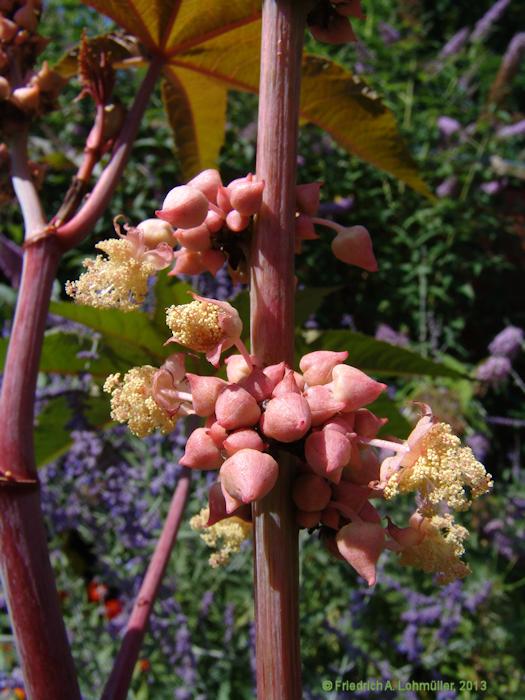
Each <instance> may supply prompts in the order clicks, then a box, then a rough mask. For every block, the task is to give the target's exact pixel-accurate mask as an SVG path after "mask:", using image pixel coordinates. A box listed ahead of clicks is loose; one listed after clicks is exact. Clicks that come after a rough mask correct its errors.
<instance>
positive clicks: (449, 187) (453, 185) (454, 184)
mask: <svg viewBox="0 0 525 700" xmlns="http://www.w3.org/2000/svg"><path fill="white" fill-rule="evenodd" d="M458 185H459V180H458V178H457V177H456V176H455V175H451V176H450V177H447V178H446V179H445V180H443V182H442V183H441V184H440V185H438V186H437V187H436V194H437V196H438V197H440V199H443V198H445V197H455V195H456V194H457V191H458Z"/></svg>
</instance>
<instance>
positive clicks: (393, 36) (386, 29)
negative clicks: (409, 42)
mask: <svg viewBox="0 0 525 700" xmlns="http://www.w3.org/2000/svg"><path fill="white" fill-rule="evenodd" d="M377 26H378V29H379V36H380V37H381V39H382V40H383V43H384V44H385V46H390V45H391V44H395V43H396V42H398V41H399V40H400V39H401V33H400V32H399V31H398V30H397V29H396V28H395V27H393V26H392V25H391V24H388V23H387V22H383V21H381V22H379V24H378V25H377Z"/></svg>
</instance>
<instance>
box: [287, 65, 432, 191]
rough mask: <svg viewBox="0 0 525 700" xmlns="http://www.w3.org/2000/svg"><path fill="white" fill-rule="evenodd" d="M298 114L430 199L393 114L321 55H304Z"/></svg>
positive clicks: (354, 77)
mask: <svg viewBox="0 0 525 700" xmlns="http://www.w3.org/2000/svg"><path fill="white" fill-rule="evenodd" d="M301 116H302V117H303V119H305V120H306V121H309V122H311V123H313V124H316V125H317V126H319V127H321V128H322V129H323V130H324V131H326V132H327V133H329V134H330V135H331V136H332V137H333V138H334V140H335V141H337V143H339V144H340V145H341V146H343V148H345V149H346V150H348V151H350V153H353V154H354V155H356V156H358V157H359V158H362V159H363V160H365V161H367V162H368V163H371V164H372V165H375V166H377V167H378V168H380V169H381V170H385V171H386V172H387V173H390V174H391V175H394V176H395V177H396V178H397V179H398V180H402V181H403V182H405V183H406V184H407V185H409V186H410V187H412V188H413V189H414V190H416V191H417V192H420V193H421V194H424V195H426V196H428V197H432V195H431V193H430V190H429V189H428V187H427V185H426V184H425V183H424V182H423V180H422V179H421V178H420V177H419V174H418V169H417V165H416V164H415V163H414V161H413V159H412V157H411V156H410V153H409V152H408V149H407V147H406V145H405V143H404V141H403V139H402V137H401V135H400V134H399V131H398V129H397V125H396V121H395V118H394V115H393V114H392V112H391V111H390V110H389V109H387V108H386V107H385V106H384V105H383V103H382V102H381V100H380V99H379V96H378V95H377V94H375V93H374V92H373V91H372V90H371V89H370V88H369V87H368V86H367V85H366V83H364V82H363V81H362V80H361V79H360V78H358V77H357V76H355V75H352V74H351V73H350V72H349V71H347V70H346V69H345V68H343V67H342V66H340V65H338V64H337V63H334V62H333V61H330V60H328V59H326V58H321V57H320V56H309V55H307V56H305V57H304V61H303V74H302V85H301Z"/></svg>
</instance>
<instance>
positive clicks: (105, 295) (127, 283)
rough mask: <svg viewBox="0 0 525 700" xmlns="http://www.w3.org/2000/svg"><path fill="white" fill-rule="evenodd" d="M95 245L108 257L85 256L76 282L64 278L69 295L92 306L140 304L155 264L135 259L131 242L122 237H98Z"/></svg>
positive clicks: (131, 305)
mask: <svg viewBox="0 0 525 700" xmlns="http://www.w3.org/2000/svg"><path fill="white" fill-rule="evenodd" d="M95 247H96V248H98V249H99V250H101V251H102V252H104V253H106V255H107V256H108V257H107V258H105V257H103V256H102V255H97V257H96V258H95V259H94V260H91V259H89V258H88V259H87V260H84V261H83V263H82V264H83V265H84V267H85V268H86V272H84V273H83V274H82V275H80V278H79V279H78V280H76V281H75V282H66V292H67V293H68V294H69V296H71V297H73V299H74V300H75V301H76V302H77V303H78V304H85V305H86V306H93V307H94V308H108V307H114V308H119V309H122V310H123V311H132V310H133V309H135V308H137V306H140V305H141V304H142V303H143V302H144V298H145V296H146V293H147V291H148V279H149V277H151V276H152V275H154V274H155V272H156V269H155V266H154V265H153V264H152V263H150V262H149V261H147V260H137V259H136V258H135V257H134V256H133V254H132V246H131V244H130V243H129V241H127V240H125V239H123V238H121V239H117V238H115V239H110V240H106V241H100V243H97V245H96V246H95Z"/></svg>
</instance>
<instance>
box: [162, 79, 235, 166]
mask: <svg viewBox="0 0 525 700" xmlns="http://www.w3.org/2000/svg"><path fill="white" fill-rule="evenodd" d="M167 75H168V76H169V80H166V81H164V82H163V84H162V100H163V103H164V109H165V110H166V114H167V116H168V121H169V123H170V126H171V128H172V129H173V133H174V138H175V145H176V147H177V155H178V156H179V159H180V162H181V166H182V169H183V172H184V175H185V177H186V179H188V178H191V177H192V176H193V175H196V174H197V173H198V172H200V171H201V170H204V169H205V168H213V167H215V166H216V165H217V161H218V158H219V151H220V149H221V146H222V144H223V141H224V130H225V123H226V97H227V92H228V91H227V88H225V87H224V86H223V85H220V84H218V83H217V82H215V81H214V80H213V79H211V78H207V77H204V76H199V80H194V79H193V74H192V73H191V71H188V70H185V69H183V68H177V69H176V70H175V69H169V70H168V71H167Z"/></svg>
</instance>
